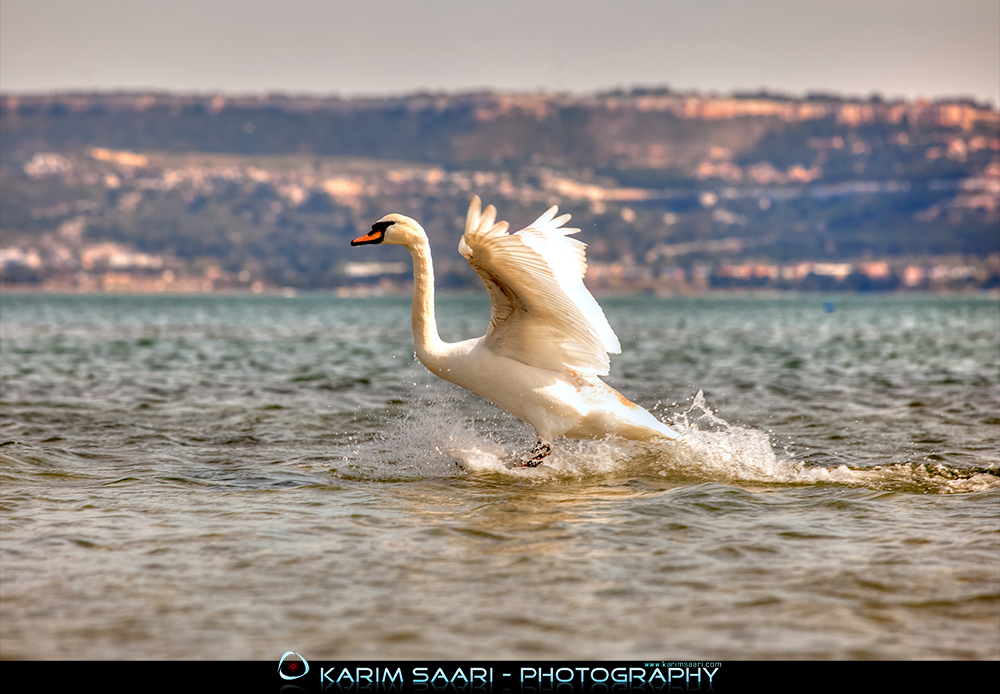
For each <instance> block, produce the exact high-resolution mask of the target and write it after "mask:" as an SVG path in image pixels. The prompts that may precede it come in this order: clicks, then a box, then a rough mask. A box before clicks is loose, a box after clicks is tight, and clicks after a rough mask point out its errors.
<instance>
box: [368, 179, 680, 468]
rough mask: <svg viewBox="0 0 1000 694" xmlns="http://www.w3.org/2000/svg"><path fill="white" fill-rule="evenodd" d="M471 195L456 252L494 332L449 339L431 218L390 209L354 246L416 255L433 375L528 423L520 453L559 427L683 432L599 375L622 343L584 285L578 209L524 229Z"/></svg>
mask: <svg viewBox="0 0 1000 694" xmlns="http://www.w3.org/2000/svg"><path fill="white" fill-rule="evenodd" d="M480 210H481V207H480V201H479V197H478V196H477V197H473V198H472V204H470V205H469V214H468V217H467V219H466V223H465V234H464V235H463V236H462V240H461V241H459V244H458V250H459V252H460V253H461V254H462V255H463V256H465V259H466V260H468V261H469V264H470V265H471V266H472V268H473V269H474V270H475V271H476V272H477V273H479V276H480V277H481V278H482V280H483V284H485V285H486V289H487V290H488V291H489V294H490V301H491V302H492V304H493V310H492V315H491V317H490V325H489V328H488V329H487V330H486V335H484V336H483V337H480V338H478V339H474V340H465V341H464V342H457V343H454V344H448V343H446V342H443V341H442V340H441V338H440V336H438V331H437V323H436V322H435V320H434V267H433V264H432V263H431V250H430V244H429V243H428V241H427V235H426V234H425V233H424V230H423V228H422V227H421V226H420V225H419V224H418V223H417V222H416V221H415V220H413V219H410V218H409V217H406V216H403V215H400V214H389V215H386V216H385V217H383V218H382V219H380V220H379V221H377V222H375V223H374V224H373V225H372V230H371V231H370V232H369V233H368V234H366V235H364V236H360V237H358V238H356V239H354V240H353V241H351V245H352V246H360V245H364V244H375V243H390V244H396V245H400V246H406V247H407V248H408V249H409V250H410V255H411V256H413V342H414V344H415V346H416V352H417V358H418V359H420V361H421V362H422V363H423V365H424V366H426V367H427V369H428V370H430V372H431V373H433V374H435V375H436V376H440V377H441V378H443V379H445V380H447V381H451V382H452V383H455V384H457V385H460V386H462V387H463V388H465V389H467V390H471V391H472V392H473V393H476V394H478V395H480V396H482V397H484V398H486V399H487V400H489V401H490V402H492V403H494V404H496V405H498V406H500V407H502V408H503V409H505V410H507V411H508V412H510V413H511V414H512V415H514V416H515V417H517V418H518V419H521V420H523V421H525V422H527V423H528V424H530V425H531V426H532V427H534V429H535V433H536V434H537V436H538V443H537V444H536V445H535V447H534V448H533V449H532V450H531V453H530V454H529V455H528V457H526V458H522V462H523V463H524V464H525V465H527V466H529V467H534V466H536V465H538V464H539V463H540V462H541V461H542V460H543V459H544V458H545V457H546V456H547V455H548V454H549V453H550V452H551V451H552V442H553V441H554V440H555V439H556V438H558V437H560V436H565V437H568V438H578V439H600V438H604V437H605V436H609V435H614V436H620V437H623V438H626V439H633V440H647V439H651V438H655V437H664V438H667V439H674V438H677V434H676V433H675V432H674V431H673V430H671V429H670V428H669V427H668V426H666V425H665V424H663V423H662V422H660V421H659V420H657V419H656V418H655V417H653V415H651V414H650V413H649V412H647V411H646V410H644V409H643V408H641V407H639V406H638V405H636V404H635V403H633V402H630V401H629V400H627V399H625V397H624V396H622V395H621V394H620V393H619V392H618V391H616V390H615V389H614V388H612V387H611V386H609V385H607V384H606V383H604V382H603V381H602V380H601V379H600V378H598V376H602V375H606V374H607V373H608V368H609V361H608V352H611V353H613V354H618V353H620V352H621V345H620V344H619V343H618V338H617V337H616V336H615V333H614V331H613V330H612V329H611V326H610V325H608V320H607V318H605V316H604V312H603V311H602V310H601V307H600V306H598V304H597V301H595V300H594V297H593V296H591V294H590V292H589V291H587V288H586V287H585V286H584V285H583V276H584V274H585V272H586V270H587V262H586V259H585V257H584V250H583V249H584V248H586V245H585V244H583V243H581V242H580V241H577V240H576V239H571V238H568V237H567V234H575V233H576V232H578V231H579V229H566V228H563V226H562V225H563V224H565V223H566V222H567V221H568V220H569V218H570V216H569V215H568V214H564V215H562V216H561V217H556V216H555V215H556V212H557V211H558V210H559V208H558V207H552V208H550V209H549V210H548V211H547V212H546V213H545V214H543V215H542V216H541V217H539V218H538V219H537V220H535V222H534V223H532V224H531V225H529V226H528V227H527V228H526V229H522V230H521V231H519V232H517V233H515V234H508V233H507V227H508V225H507V222H496V209H495V208H494V207H493V206H492V205H490V206H488V207H487V208H486V210H485V211H483V212H480Z"/></svg>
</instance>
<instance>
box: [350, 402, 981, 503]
mask: <svg viewBox="0 0 1000 694" xmlns="http://www.w3.org/2000/svg"><path fill="white" fill-rule="evenodd" d="M451 405H452V407H447V406H444V407H443V406H442V403H441V401H434V403H433V404H431V403H427V404H426V407H425V406H423V404H421V406H418V407H415V408H413V410H412V411H411V412H410V413H409V414H408V415H407V416H405V417H403V418H401V419H397V420H394V422H393V423H392V424H390V425H389V426H387V428H386V430H385V431H384V432H383V433H381V434H380V435H378V436H376V437H375V438H374V439H373V440H371V441H368V442H366V443H364V444H361V445H359V446H358V447H356V449H355V451H354V455H353V456H351V462H350V463H349V465H348V466H347V468H346V469H342V470H341V471H338V475H339V476H342V477H356V478H366V479H371V478H374V479H382V480H387V481H391V480H406V479H420V478H426V477H439V476H453V475H462V474H494V475H499V476H502V477H505V478H509V479H511V480H524V481H538V482H542V481H552V480H558V479H581V478H593V477H609V476H621V475H649V476H653V475H655V476H657V477H661V478H666V479H668V480H671V481H676V482H719V483H724V484H737V485H739V484H747V483H752V484H763V485H775V484H777V485H787V484H791V485H811V484H839V485H847V486H860V487H868V488H872V489H877V490H880V491H901V492H913V493H938V494H949V493H951V494H953V493H968V492H976V491H985V490H989V489H995V488H1000V469H997V468H991V467H979V468H954V467H949V466H947V465H942V464H937V463H896V464H889V465H872V466H867V467H865V466H848V465H840V466H837V467H830V466H822V465H813V464H810V463H809V462H808V461H802V460H798V459H795V458H793V457H792V455H791V454H790V453H788V452H787V451H780V452H776V451H775V449H774V448H773V446H772V445H771V440H770V437H769V436H768V434H767V433H765V432H763V431H760V430H757V429H752V428H746V427H742V426H739V425H735V424H730V423H728V422H726V421H725V420H724V419H722V418H720V417H718V416H717V415H716V414H714V413H713V412H712V410H711V409H710V408H709V407H708V405H707V404H706V402H705V397H704V394H703V393H702V392H701V391H698V393H697V395H695V397H694V399H693V400H692V403H691V406H690V407H689V408H688V410H687V411H686V412H683V413H680V414H676V415H674V416H673V417H672V418H671V420H670V421H669V422H668V423H669V424H670V425H671V426H672V427H673V428H674V429H675V431H677V432H678V433H679V434H680V436H679V438H678V439H676V440H674V441H665V440H654V441H626V440H623V439H618V438H613V437H609V438H607V439H603V440H599V441H582V440H565V439H562V440H559V441H558V442H557V443H556V445H555V447H554V449H553V452H552V454H551V455H549V456H548V457H547V458H546V459H545V462H544V464H542V465H540V466H538V467H537V468H527V467H522V466H520V464H519V458H520V456H521V455H523V454H524V453H526V452H527V450H528V449H529V448H530V445H531V443H532V442H533V441H532V440H531V439H530V438H529V439H524V438H523V437H518V436H510V435H509V433H508V435H507V436H506V437H505V436H503V435H502V434H501V435H499V436H498V435H496V434H494V435H493V436H492V437H491V436H489V435H486V434H484V433H481V432H480V431H479V427H478V426H477V425H481V424H482V422H483V421H486V422H490V415H488V414H484V412H483V411H482V410H479V411H474V412H473V413H472V416H470V414H469V409H468V405H469V403H468V402H467V401H466V402H461V403H455V402H453V403H451ZM456 405H457V406H456ZM475 416H478V419H479V421H478V422H477V421H474V419H473V417H475ZM497 416H498V417H509V415H506V414H499V415H497ZM498 438H499V439H500V440H497V439H498Z"/></svg>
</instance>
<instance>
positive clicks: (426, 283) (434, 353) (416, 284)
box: [408, 240, 445, 371]
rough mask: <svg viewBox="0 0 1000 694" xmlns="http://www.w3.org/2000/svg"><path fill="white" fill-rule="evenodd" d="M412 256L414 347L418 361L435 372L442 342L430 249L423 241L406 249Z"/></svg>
mask: <svg viewBox="0 0 1000 694" xmlns="http://www.w3.org/2000/svg"><path fill="white" fill-rule="evenodd" d="M408 248H409V249H410V255H411V256H413V345H414V347H416V351H417V358H418V359H420V361H421V363H422V364H423V365H424V366H426V367H427V368H428V369H431V370H432V371H433V370H434V365H435V364H436V362H437V360H438V359H439V358H440V357H441V356H443V354H444V351H445V343H444V342H442V341H441V337H440V335H438V329H437V321H436V320H435V319H434V263H433V262H432V261H431V247H430V244H429V243H427V241H426V240H423V242H422V243H418V244H414V245H413V246H408Z"/></svg>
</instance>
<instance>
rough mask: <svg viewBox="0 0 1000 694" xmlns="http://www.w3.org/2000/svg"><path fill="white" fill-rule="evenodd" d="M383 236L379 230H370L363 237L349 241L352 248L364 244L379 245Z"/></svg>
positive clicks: (382, 232)
mask: <svg viewBox="0 0 1000 694" xmlns="http://www.w3.org/2000/svg"><path fill="white" fill-rule="evenodd" d="M384 234H385V232H384V231H382V230H381V229H372V230H371V231H369V232H368V233H367V234H365V235H364V236H359V237H358V238H356V239H354V240H353V241H351V245H352V246H363V245H364V244H366V243H381V242H382V236H383V235H384Z"/></svg>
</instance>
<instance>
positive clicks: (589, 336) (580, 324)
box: [458, 196, 621, 375]
mask: <svg viewBox="0 0 1000 694" xmlns="http://www.w3.org/2000/svg"><path fill="white" fill-rule="evenodd" d="M480 210H481V203H480V200H479V197H478V196H475V197H473V198H472V203H471V204H470V205H469V214H468V217H467V218H466V223H465V234H464V235H463V236H462V240H461V241H460V242H459V244H458V250H459V252H460V253H461V254H462V255H463V256H465V259H466V260H468V261H469V265H471V266H472V268H473V269H474V270H475V271H476V272H477V273H478V274H479V276H480V277H481V278H482V280H483V284H485V285H486V289H487V290H488V291H489V294H490V301H491V303H492V305H493V308H492V315H491V317H490V326H489V329H488V330H487V332H486V338H485V345H486V346H487V347H489V348H490V349H492V350H493V351H494V352H496V353H497V354H500V355H502V356H505V357H508V358H510V359H515V360H517V361H519V362H522V363H524V364H529V365H531V366H537V367H539V368H543V369H551V370H554V371H564V370H565V368H566V367H569V368H572V369H574V370H575V371H578V372H581V373H584V374H595V375H606V374H607V373H608V369H609V367H610V363H609V361H608V352H611V353H612V354H618V353H619V352H621V345H620V344H619V343H618V338H617V337H616V336H615V333H614V331H613V330H612V329H611V326H610V325H608V319H607V318H606V317H605V315H604V311H602V310H601V307H600V306H598V304H597V301H595V300H594V297H593V296H591V294H590V292H589V291H587V288H586V287H585V286H584V284H583V276H584V275H585V274H586V272H587V260H586V256H585V254H584V249H585V248H586V244H584V243H582V242H580V241H577V240H576V239H571V238H568V237H567V234H575V233H577V232H578V231H579V229H567V228H563V226H562V225H563V224H565V223H566V222H567V221H569V219H570V216H569V215H568V214H564V215H562V216H561V217H556V216H555V215H556V212H558V210H559V208H558V207H555V206H553V207H551V208H550V209H549V210H548V211H546V212H545V214H543V215H542V216H541V217H539V218H538V219H537V220H535V221H534V222H533V223H532V224H531V225H529V226H528V227H527V228H525V229H522V230H521V231H518V232H517V233H515V234H508V233H507V227H508V224H507V222H499V223H497V222H496V209H495V208H494V207H493V206H492V205H489V206H488V207H487V208H486V210H484V211H482V212H480Z"/></svg>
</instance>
